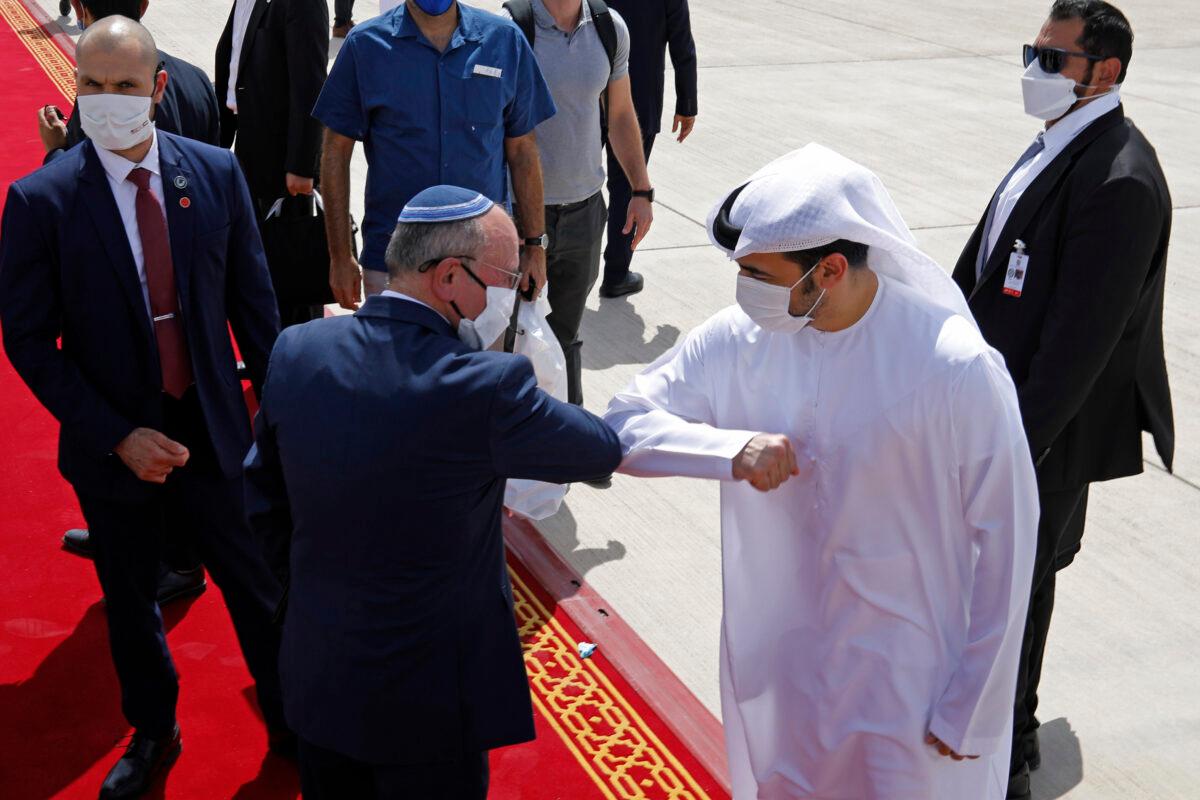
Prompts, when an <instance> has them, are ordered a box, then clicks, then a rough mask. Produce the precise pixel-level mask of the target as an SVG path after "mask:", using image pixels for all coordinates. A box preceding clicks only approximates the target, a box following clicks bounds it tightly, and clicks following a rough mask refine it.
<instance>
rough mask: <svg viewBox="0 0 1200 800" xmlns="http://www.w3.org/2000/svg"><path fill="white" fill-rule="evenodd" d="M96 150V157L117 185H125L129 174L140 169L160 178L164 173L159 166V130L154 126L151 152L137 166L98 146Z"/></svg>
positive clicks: (151, 128)
mask: <svg viewBox="0 0 1200 800" xmlns="http://www.w3.org/2000/svg"><path fill="white" fill-rule="evenodd" d="M95 149H96V155H97V156H98V157H99V158H100V164H101V166H103V167H104V171H105V172H107V173H108V176H109V177H110V178H112V179H113V180H114V181H116V182H117V183H124V182H125V180H126V179H128V178H129V173H131V172H133V171H134V170H135V169H137V168H138V167H141V168H142V169H147V170H150V171H151V172H153V173H154V174H155V175H158V176H160V177H161V176H162V172H161V171H160V169H159V166H158V130H157V129H156V128H155V127H154V126H153V125H151V126H150V150H149V151H148V152H147V153H146V157H145V158H143V159H142V160H141V161H139V162H138V163H136V164H135V163H133V162H132V161H130V160H129V159H128V158H125V157H124V156H119V155H117V154H116V153H114V152H112V151H111V150H105V149H104V148H103V147H100V146H99V145H96V148H95Z"/></svg>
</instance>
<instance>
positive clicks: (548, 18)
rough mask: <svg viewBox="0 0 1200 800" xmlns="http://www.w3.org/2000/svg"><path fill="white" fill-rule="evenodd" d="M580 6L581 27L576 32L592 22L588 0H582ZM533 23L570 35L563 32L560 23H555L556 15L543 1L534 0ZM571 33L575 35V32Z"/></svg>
mask: <svg viewBox="0 0 1200 800" xmlns="http://www.w3.org/2000/svg"><path fill="white" fill-rule="evenodd" d="M580 6H581V9H580V12H579V25H578V26H577V27H576V28H575V30H579V29H580V28H582V27H583V26H584V25H587V24H588V23H589V22H591V21H592V11H591V9H590V8H589V7H588V3H587V0H580ZM533 21H534V22H535V23H537V26H538V27H539V28H546V29H547V30H554V31H559V32H560V33H568V31H563V30H561V29H560V28H559V27H558V23H557V22H555V21H554V15H553V14H551V13H550V9H548V8H546V4H545V3H543V2H542V0H533ZM570 32H572V33H573V31H570Z"/></svg>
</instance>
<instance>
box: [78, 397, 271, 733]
mask: <svg viewBox="0 0 1200 800" xmlns="http://www.w3.org/2000/svg"><path fill="white" fill-rule="evenodd" d="M163 398H164V399H163V404H164V413H165V419H166V424H165V425H164V426H163V427H164V430H163V433H164V434H166V435H167V436H168V437H170V438H171V439H174V440H175V441H177V442H179V443H181V444H183V445H184V446H186V447H187V448H188V450H189V452H190V455H189V460H188V463H187V465H185V466H183V467H181V468H178V469H176V470H174V471H173V472H172V473H171V474H170V475H169V476H168V478H167V482H166V484H164V485H163V486H162V487H161V488H159V487H156V490H155V493H154V496H153V498H152V499H149V500H146V501H143V502H138V503H125V502H114V501H112V500H109V499H107V498H104V497H96V496H94V495H88V494H84V493H77V494H78V497H79V504H80V506H81V507H82V509H83V516H84V518H85V519H86V520H87V523H88V528H89V529H90V530H91V537H92V540H93V542H94V543H95V551H96V557H95V565H96V574H97V575H98V576H99V578H100V586H101V587H102V588H103V590H104V598H105V601H106V603H105V611H106V613H107V615H108V638H109V646H110V649H111V651H112V659H113V664H114V665H115V666H116V670H117V678H118V680H119V681H120V684H121V710H122V711H123V712H124V714H125V718H126V719H127V720H128V721H129V724H130V725H132V726H133V727H134V728H136V729H137V730H138V731H141V732H143V733H146V734H149V735H151V736H161V735H164V734H166V733H169V732H170V731H171V729H172V728H173V726H174V725H175V704H176V699H177V698H178V695H179V681H178V677H177V675H176V672H175V664H174V662H173V661H172V660H171V653H170V651H169V650H168V649H167V640H166V636H165V634H164V632H163V622H162V615H161V614H160V613H159V609H158V603H157V602H156V601H155V593H156V587H157V582H158V569H159V561H160V560H161V558H162V556H163V540H164V536H165V535H166V534H167V532H168V531H169V530H170V529H171V527H172V526H173V525H175V524H176V521H178V520H180V519H188V520H192V521H194V523H195V525H194V527H195V531H196V534H197V535H196V542H195V544H196V547H197V549H198V551H199V555H200V557H201V559H202V560H203V561H204V564H205V566H206V567H207V568H208V573H209V576H210V577H211V578H212V579H213V581H214V582H215V583H216V584H217V586H218V587H219V588H220V589H221V594H223V595H224V597H225V604H226V606H227V607H228V608H229V616H230V617H231V618H232V620H233V625H234V629H235V631H236V632H237V637H238V642H239V643H240V644H241V648H242V653H243V655H244V656H245V658H246V664H247V666H248V667H249V668H250V674H251V675H253V676H254V680H255V683H256V685H257V689H258V702H259V706H260V707H261V709H262V713H263V718H264V719H265V720H266V722H267V724H268V725H269V726H270V727H272V728H279V729H283V728H285V727H286V723H285V721H284V718H283V706H282V701H281V698H280V692H279V671H278V661H279V628H278V626H277V625H275V624H274V623H273V622H272V620H271V617H272V614H273V613H274V610H275V606H276V605H277V604H278V602H279V596H280V587H279V583H278V582H277V581H276V580H275V577H274V576H273V575H272V573H271V571H270V569H269V568H268V567H267V563H266V560H265V559H264V558H263V554H262V551H261V549H260V547H259V545H258V543H257V542H255V541H254V540H253V539H252V535H251V533H250V529H249V527H248V526H247V524H246V521H245V518H244V513H243V500H242V479H241V476H240V475H239V476H238V477H237V478H233V479H229V478H225V477H224V476H223V475H222V474H221V472H220V470H219V469H218V467H217V463H216V457H215V455H214V454H213V451H212V446H211V444H209V438H208V434H207V430H206V428H205V423H204V419H203V414H202V412H201V409H200V402H199V400H198V399H197V396H196V391H195V387H193V388H191V389H189V390H188V392H187V394H186V395H184V397H183V399H182V400H174V399H173V398H171V397H168V396H167V395H163ZM112 458H116V456H112ZM231 691H232V690H231ZM230 699H231V700H232V699H233V698H230Z"/></svg>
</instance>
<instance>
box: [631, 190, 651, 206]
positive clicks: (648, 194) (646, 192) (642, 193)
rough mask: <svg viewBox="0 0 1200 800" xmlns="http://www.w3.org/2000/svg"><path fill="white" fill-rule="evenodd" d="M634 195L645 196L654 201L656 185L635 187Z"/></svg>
mask: <svg viewBox="0 0 1200 800" xmlns="http://www.w3.org/2000/svg"><path fill="white" fill-rule="evenodd" d="M633 196H634V197H644V198H646V199H647V200H648V201H650V202H651V203H653V202H654V187H653V186H651V187H650V188H649V189H634V190H633Z"/></svg>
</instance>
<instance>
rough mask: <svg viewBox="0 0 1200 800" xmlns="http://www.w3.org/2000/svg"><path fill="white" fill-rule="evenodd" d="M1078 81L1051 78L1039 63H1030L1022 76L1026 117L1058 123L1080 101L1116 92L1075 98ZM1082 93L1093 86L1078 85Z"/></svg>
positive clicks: (1058, 76)
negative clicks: (1057, 120)
mask: <svg viewBox="0 0 1200 800" xmlns="http://www.w3.org/2000/svg"><path fill="white" fill-rule="evenodd" d="M1076 85H1077V84H1076V83H1075V81H1073V80H1071V79H1070V78H1068V77H1067V76H1065V75H1062V74H1059V73H1055V74H1053V75H1052V74H1050V73H1049V72H1046V71H1045V70H1044V69H1042V65H1041V64H1039V63H1038V62H1037V61H1033V62H1032V63H1030V65H1029V66H1028V67H1026V68H1025V74H1023V75H1022V76H1021V96H1022V98H1023V99H1024V100H1025V113H1026V114H1028V115H1029V116H1031V117H1035V118H1037V119H1040V120H1046V121H1049V120H1052V119H1058V118H1059V117H1061V116H1062V115H1063V114H1066V113H1067V112H1068V111H1070V110H1071V106H1073V105H1075V104H1076V103H1077V102H1079V101H1080V100H1095V99H1096V98H1097V97H1103V96H1104V95H1106V94H1109V93H1110V92H1112V89H1109V90H1108V91H1105V92H1101V93H1100V94H1096V95H1092V96H1091V97H1083V98H1081V97H1079V96H1078V95H1077V94H1075V86H1076ZM1078 86H1079V88H1080V89H1091V88H1092V86H1091V85H1090V84H1089V85H1084V84H1082V83H1081V84H1078Z"/></svg>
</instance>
